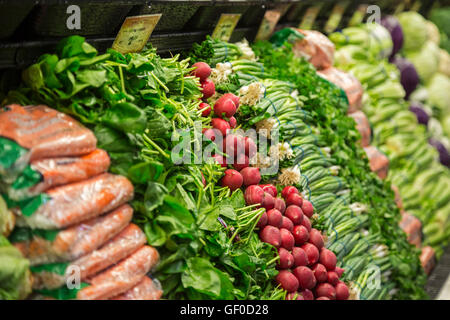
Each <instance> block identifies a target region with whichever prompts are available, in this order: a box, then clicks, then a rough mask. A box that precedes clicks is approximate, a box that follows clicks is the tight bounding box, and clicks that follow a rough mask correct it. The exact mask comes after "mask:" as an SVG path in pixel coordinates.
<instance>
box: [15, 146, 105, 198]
mask: <svg viewBox="0 0 450 320" xmlns="http://www.w3.org/2000/svg"><path fill="white" fill-rule="evenodd" d="M110 163H111V161H110V158H109V156H108V153H107V152H106V151H104V150H101V149H97V150H94V151H93V152H91V153H89V154H87V155H83V156H77V157H64V158H51V159H41V160H36V161H33V162H32V163H31V166H30V169H31V170H32V171H29V170H26V171H24V172H22V174H21V175H20V176H19V177H18V178H17V179H16V180H15V181H14V182H13V183H12V184H11V185H10V186H8V188H7V194H8V196H9V198H11V199H12V200H21V199H24V198H30V197H33V196H36V195H38V194H39V193H42V192H44V191H46V190H48V189H50V188H54V187H57V186H62V185H65V184H69V183H73V182H78V181H82V180H86V179H89V178H91V177H94V176H96V175H99V174H101V173H104V172H106V171H108V168H109V165H110ZM30 172H31V174H32V175H33V176H34V175H37V178H38V179H39V181H40V182H39V183H38V184H34V183H33V181H32V180H33V179H36V178H35V177H32V178H30V177H29V175H30ZM30 184H31V185H30Z"/></svg>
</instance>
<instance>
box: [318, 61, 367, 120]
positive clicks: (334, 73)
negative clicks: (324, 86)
mask: <svg viewBox="0 0 450 320" xmlns="http://www.w3.org/2000/svg"><path fill="white" fill-rule="evenodd" d="M317 73H318V74H319V75H320V76H322V77H323V78H325V79H327V80H328V81H330V82H332V83H334V84H335V85H337V86H338V87H340V88H342V89H343V90H344V91H345V93H346V95H347V98H348V102H349V109H348V113H353V112H356V111H358V110H359V109H361V103H362V97H363V94H364V89H363V87H362V86H361V83H360V82H359V81H358V79H356V77H354V76H353V75H351V74H349V73H346V72H343V71H341V70H339V69H336V68H333V67H331V68H328V69H325V70H321V71H318V72H317Z"/></svg>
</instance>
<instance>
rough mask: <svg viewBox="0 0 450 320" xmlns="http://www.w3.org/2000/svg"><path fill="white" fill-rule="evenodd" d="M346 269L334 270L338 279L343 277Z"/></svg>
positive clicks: (337, 268)
mask: <svg viewBox="0 0 450 320" xmlns="http://www.w3.org/2000/svg"><path fill="white" fill-rule="evenodd" d="M344 271H345V270H344V269H342V268H339V267H336V269H334V272H336V273H337V275H338V277H339V278H340V277H341V276H342V274H343V273H344Z"/></svg>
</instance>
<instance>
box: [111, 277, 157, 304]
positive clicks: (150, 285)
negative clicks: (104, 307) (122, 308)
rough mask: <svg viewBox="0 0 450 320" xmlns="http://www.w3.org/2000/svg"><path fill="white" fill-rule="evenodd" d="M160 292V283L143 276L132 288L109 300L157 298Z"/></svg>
mask: <svg viewBox="0 0 450 320" xmlns="http://www.w3.org/2000/svg"><path fill="white" fill-rule="evenodd" d="M162 294H163V291H162V288H161V284H160V283H159V282H158V281H157V280H152V279H150V278H149V277H144V279H143V280H142V281H141V282H139V283H138V284H137V285H136V286H135V287H134V288H132V289H130V290H128V291H127V292H125V293H122V294H121V295H119V296H117V297H114V298H111V299H110V300H159V299H160V298H161V296H162Z"/></svg>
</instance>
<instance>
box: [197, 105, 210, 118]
mask: <svg viewBox="0 0 450 320" xmlns="http://www.w3.org/2000/svg"><path fill="white" fill-rule="evenodd" d="M205 108H206V109H205ZM198 109H199V110H202V109H205V110H203V111H202V117H207V116H209V114H210V113H211V106H210V105H209V104H207V103H205V102H202V103H200V105H199V106H198Z"/></svg>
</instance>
